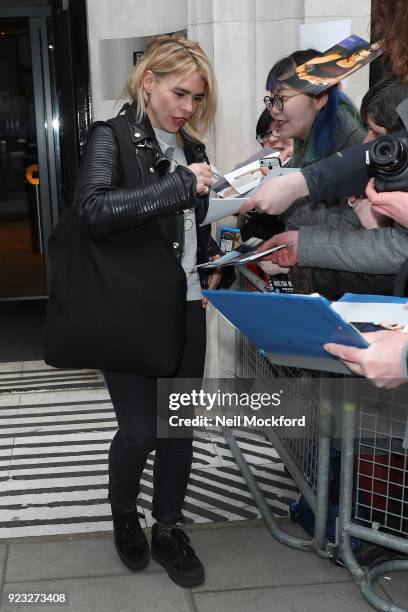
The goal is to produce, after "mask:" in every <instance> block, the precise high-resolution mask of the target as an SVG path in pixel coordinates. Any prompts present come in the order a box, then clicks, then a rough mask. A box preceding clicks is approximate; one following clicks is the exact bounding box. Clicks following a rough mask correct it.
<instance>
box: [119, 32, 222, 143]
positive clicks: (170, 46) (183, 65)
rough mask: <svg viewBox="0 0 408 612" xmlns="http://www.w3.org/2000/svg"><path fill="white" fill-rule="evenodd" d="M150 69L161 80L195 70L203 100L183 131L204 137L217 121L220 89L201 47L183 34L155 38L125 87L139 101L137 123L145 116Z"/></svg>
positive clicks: (129, 94)
mask: <svg viewBox="0 0 408 612" xmlns="http://www.w3.org/2000/svg"><path fill="white" fill-rule="evenodd" d="M147 70H151V71H152V72H153V74H154V76H155V77H156V78H158V79H159V78H160V77H164V76H167V75H169V74H172V73H180V74H182V75H183V76H190V75H191V74H193V72H195V71H198V72H199V74H200V75H201V77H202V78H203V79H204V81H205V91H204V98H203V100H202V101H201V102H200V103H199V105H198V108H197V110H196V112H195V113H194V115H193V116H192V117H191V119H189V121H188V122H187V123H186V124H185V128H184V129H185V130H186V131H187V132H190V134H192V135H193V136H196V137H198V138H203V136H204V134H205V133H206V132H207V130H208V128H209V127H210V126H211V124H212V122H213V120H214V116H215V110H216V106H217V86H216V81H215V76H214V72H213V69H212V67H211V65H210V63H209V61H208V58H207V56H206V54H205V53H204V51H203V50H202V48H201V47H200V45H199V44H198V43H197V42H194V41H192V40H188V39H187V38H185V37H184V36H181V35H180V34H160V35H159V36H155V37H154V38H152V40H151V41H150V42H149V44H148V46H147V48H146V51H145V52H144V54H143V57H142V59H141V60H140V62H138V64H136V66H135V67H134V68H133V70H132V71H131V73H130V74H129V76H128V80H127V83H126V85H125V88H124V93H125V95H126V96H129V97H130V98H131V99H132V100H133V101H135V102H136V105H137V120H138V121H140V120H141V119H142V117H143V115H144V114H145V113H146V107H147V104H148V95H147V93H146V92H145V90H144V87H143V79H144V76H145V74H146V72H147Z"/></svg>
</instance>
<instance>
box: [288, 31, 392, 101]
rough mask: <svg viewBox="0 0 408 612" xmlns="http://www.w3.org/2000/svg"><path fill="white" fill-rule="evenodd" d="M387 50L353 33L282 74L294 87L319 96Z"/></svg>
mask: <svg viewBox="0 0 408 612" xmlns="http://www.w3.org/2000/svg"><path fill="white" fill-rule="evenodd" d="M382 53H383V50H382V48H381V46H380V44H379V43H375V44H373V45H372V44H371V43H369V42H367V41H366V40H364V39H363V38H360V37H359V36H355V35H352V36H349V37H348V38H345V39H344V40H342V41H341V42H339V43H338V44H337V45H334V47H330V49H327V51H325V52H324V53H319V55H316V57H313V58H312V59H310V60H308V61H307V62H305V63H304V64H301V65H300V66H297V67H296V68H295V70H294V71H291V72H290V73H287V74H286V75H284V76H282V77H280V79H279V80H280V81H285V82H286V83H287V84H288V85H290V87H293V88H294V89H299V90H302V91H304V92H305V93H310V94H314V95H317V94H319V93H321V92H322V91H325V90H326V89H327V88H328V87H331V86H332V85H336V84H337V83H339V82H340V81H341V80H343V79H345V78H346V77H348V76H350V75H351V74H353V73H354V72H357V70H360V68H362V67H363V66H366V65H367V64H369V63H370V62H372V61H373V60H375V59H376V58H377V57H379V56H380V55H381V54H382Z"/></svg>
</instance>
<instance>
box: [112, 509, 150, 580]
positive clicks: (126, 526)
mask: <svg viewBox="0 0 408 612" xmlns="http://www.w3.org/2000/svg"><path fill="white" fill-rule="evenodd" d="M111 507H112V518H113V534H114V541H115V547H116V550H117V553H118V555H119V557H120V559H121V561H122V562H123V563H124V565H126V567H128V568H129V569H131V570H133V571H137V570H142V569H144V568H145V567H146V566H147V564H148V563H149V561H150V550H149V544H148V542H147V538H146V535H145V533H144V531H143V529H142V528H141V526H140V522H139V515H138V512H137V507H136V503H133V504H132V505H131V506H130V507H129V508H128V509H127V510H125V511H118V510H115V508H114V507H113V506H111Z"/></svg>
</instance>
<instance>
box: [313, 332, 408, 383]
mask: <svg viewBox="0 0 408 612" xmlns="http://www.w3.org/2000/svg"><path fill="white" fill-rule="evenodd" d="M362 335H363V337H364V339H365V340H367V342H368V343H369V344H370V346H369V347H368V348H365V349H359V348H355V347H352V346H345V345H342V344H333V343H329V344H325V345H324V349H325V350H326V351H327V352H328V353H330V355H333V356H334V357H338V358H339V359H341V360H342V361H343V362H344V363H345V364H346V366H347V367H348V368H349V369H350V370H351V372H353V373H354V374H357V375H358V376H365V377H366V378H369V379H370V380H371V381H372V382H373V383H374V384H375V386H376V387H386V388H387V389H392V388H394V387H398V386H399V385H401V384H403V383H404V382H408V380H407V379H406V378H405V377H404V371H403V365H402V353H403V351H404V349H405V347H406V346H407V344H408V336H407V335H406V334H403V333H401V332H398V331H378V332H369V333H366V334H362Z"/></svg>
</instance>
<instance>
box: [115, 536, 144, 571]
mask: <svg viewBox="0 0 408 612" xmlns="http://www.w3.org/2000/svg"><path fill="white" fill-rule="evenodd" d="M115 548H116V552H117V553H118V555H119V558H120V560H121V561H122V563H123V565H125V566H126V567H127V568H128V569H130V570H132V572H138V571H140V570H142V569H144V568H145V567H147V566H148V565H149V561H150V553H149V554H148V556H147V559H143V561H141V562H139V563H132V562H129V561H128V560H127V559H126V557H124V556H123V555H122V553H121V552H120V550H119V547H118V546H117V544H116V542H115Z"/></svg>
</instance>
